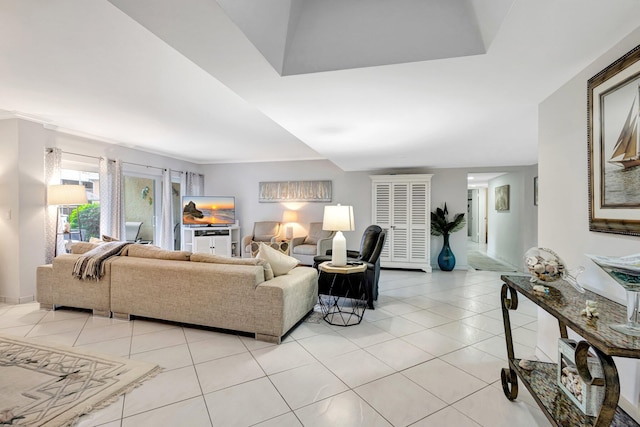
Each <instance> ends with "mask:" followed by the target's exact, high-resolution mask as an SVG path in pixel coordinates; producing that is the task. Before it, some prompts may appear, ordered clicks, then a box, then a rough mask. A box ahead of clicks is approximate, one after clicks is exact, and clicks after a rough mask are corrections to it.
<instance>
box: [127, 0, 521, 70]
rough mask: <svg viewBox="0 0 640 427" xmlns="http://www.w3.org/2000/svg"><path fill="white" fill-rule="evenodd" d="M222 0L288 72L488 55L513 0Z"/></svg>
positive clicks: (239, 23)
mask: <svg viewBox="0 0 640 427" xmlns="http://www.w3.org/2000/svg"><path fill="white" fill-rule="evenodd" d="M217 1H218V4H220V6H222V8H223V10H224V11H225V13H226V14H227V15H228V16H229V17H230V18H231V20H232V21H233V22H234V23H235V24H236V25H237V26H238V28H239V29H240V30H241V31H242V32H243V33H244V34H245V36H246V37H247V38H248V39H249V40H250V41H251V43H252V44H253V45H254V46H255V47H256V48H257V49H258V50H259V51H260V53H261V54H262V55H263V56H264V57H265V58H266V59H267V61H269V63H270V64H271V66H272V67H273V68H274V69H275V70H276V71H277V72H278V73H279V74H280V75H283V76H284V75H293V74H304V73H313V72H318V71H335V70H344V69H348V68H361V67H371V66H377V65H389V64H402V63H406V62H418V61H427V60H433V59H445V58H455V57H459V56H469V55H479V54H483V53H485V52H486V47H485V42H484V40H483V38H482V33H481V28H484V29H486V31H485V34H486V35H487V39H488V40H487V45H488V44H489V43H490V34H492V33H495V29H496V27H499V24H500V22H501V20H498V21H500V22H496V19H495V17H496V16H500V17H502V18H504V16H505V15H506V13H507V11H508V9H509V6H510V5H511V1H512V0H509V1H494V2H491V3H485V4H484V5H483V7H484V8H486V9H492V10H491V12H492V13H485V14H483V15H481V17H482V18H484V19H483V20H482V21H480V22H479V20H478V16H477V15H476V13H475V10H474V7H473V3H472V2H471V0H458V1H450V0H395V1H393V2H390V1H387V0H323V1H314V0H298V1H293V0H288V1H278V2H265V1H263V0H217ZM116 3H118V2H116Z"/></svg>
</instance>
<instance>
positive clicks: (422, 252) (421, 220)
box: [409, 182, 431, 262]
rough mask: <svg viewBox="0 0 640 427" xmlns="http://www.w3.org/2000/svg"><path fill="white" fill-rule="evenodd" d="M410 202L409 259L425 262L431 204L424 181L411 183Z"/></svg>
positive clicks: (427, 250) (429, 231)
mask: <svg viewBox="0 0 640 427" xmlns="http://www.w3.org/2000/svg"><path fill="white" fill-rule="evenodd" d="M410 191H411V194H410V197H409V203H410V224H409V229H410V230H411V236H410V242H409V247H410V250H409V251H410V261H412V262H425V261H428V260H429V256H430V255H429V247H428V245H427V243H428V242H429V239H430V236H431V214H430V212H429V208H428V206H431V203H430V197H431V195H430V194H429V186H428V185H427V184H426V183H423V182H418V183H411V190H410Z"/></svg>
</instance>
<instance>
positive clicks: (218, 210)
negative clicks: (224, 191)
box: [182, 196, 236, 226]
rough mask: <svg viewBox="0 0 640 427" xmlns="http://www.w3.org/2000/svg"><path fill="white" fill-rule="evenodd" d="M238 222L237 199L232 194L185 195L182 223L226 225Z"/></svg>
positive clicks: (183, 198)
mask: <svg viewBox="0 0 640 427" xmlns="http://www.w3.org/2000/svg"><path fill="white" fill-rule="evenodd" d="M235 223H236V199H235V197H232V196H183V197H182V225H187V226H226V225H233V224H235Z"/></svg>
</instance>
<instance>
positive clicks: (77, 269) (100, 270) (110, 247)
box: [72, 242, 131, 280]
mask: <svg viewBox="0 0 640 427" xmlns="http://www.w3.org/2000/svg"><path fill="white" fill-rule="evenodd" d="M130 244H131V243H129V242H107V243H103V244H101V245H99V246H97V247H95V248H93V249H91V250H90V251H88V252H85V253H84V254H82V255H80V256H79V257H78V259H77V260H76V263H75V265H74V266H73V273H72V274H73V277H75V278H76V279H80V280H85V279H95V280H99V279H100V278H101V277H102V276H104V265H105V261H106V260H108V259H109V258H111V257H113V256H118V255H120V254H121V253H122V251H123V250H124V248H126V247H127V246H128V245H130Z"/></svg>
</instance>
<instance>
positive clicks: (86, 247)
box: [71, 242, 100, 254]
mask: <svg viewBox="0 0 640 427" xmlns="http://www.w3.org/2000/svg"><path fill="white" fill-rule="evenodd" d="M98 245H100V243H91V242H76V243H74V244H73V245H71V253H72V254H84V253H86V252H89V251H90V250H92V249H95V248H97V247H98Z"/></svg>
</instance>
